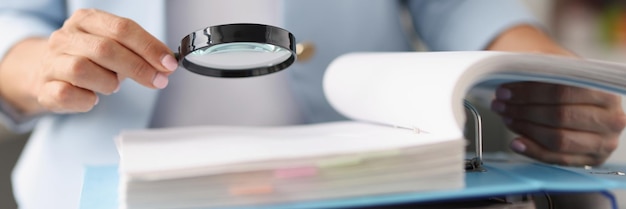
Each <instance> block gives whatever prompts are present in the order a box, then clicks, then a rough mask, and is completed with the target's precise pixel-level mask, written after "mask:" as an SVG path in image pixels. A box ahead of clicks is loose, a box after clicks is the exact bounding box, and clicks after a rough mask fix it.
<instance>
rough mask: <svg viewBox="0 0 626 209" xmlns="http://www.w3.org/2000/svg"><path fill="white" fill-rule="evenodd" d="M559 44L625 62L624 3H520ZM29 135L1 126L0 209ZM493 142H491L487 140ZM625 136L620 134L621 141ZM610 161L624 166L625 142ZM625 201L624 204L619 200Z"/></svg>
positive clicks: (9, 201) (497, 141) (8, 199)
mask: <svg viewBox="0 0 626 209" xmlns="http://www.w3.org/2000/svg"><path fill="white" fill-rule="evenodd" d="M522 1H523V2H524V3H525V4H526V5H527V6H528V8H529V9H530V11H531V12H533V13H534V14H535V15H536V16H537V18H538V19H539V20H540V21H541V22H542V23H543V24H544V25H545V26H546V31H547V32H548V33H550V34H552V36H553V37H555V38H556V39H557V40H558V41H559V42H560V43H561V44H563V45H564V46H566V47H568V48H569V49H571V50H572V51H573V52H575V53H577V54H579V55H580V56H582V57H586V58H593V59H600V60H609V61H615V62H623V63H626V1H625V0H522ZM479 109H482V110H483V111H482V112H483V115H484V116H485V119H486V120H487V121H485V123H486V124H485V126H489V127H494V126H498V127H503V126H502V125H501V124H500V123H499V121H500V120H499V118H497V117H496V116H494V115H493V114H490V113H489V112H487V111H484V110H486V109H485V108H479ZM487 131H488V132H487V133H486V134H485V137H486V138H487V139H486V141H487V143H489V141H492V143H490V144H487V145H488V147H487V151H495V150H498V149H502V148H506V147H507V145H508V141H507V140H502V139H509V138H510V137H509V135H508V133H506V132H505V131H502V130H498V129H489V130H487ZM27 136H28V134H21V135H16V134H12V133H10V132H9V131H7V130H6V129H4V128H3V127H0V208H3V209H4V208H7V209H10V208H16V205H15V202H14V201H13V195H12V193H11V184H10V174H11V169H12V168H13V166H14V164H15V162H16V160H17V158H18V156H19V154H20V152H21V150H22V148H23V146H24V144H25V142H26V141H27ZM490 139H492V140H490ZM624 140H626V136H624V134H622V142H623V141H624ZM609 162H618V163H626V146H624V143H622V145H621V146H620V147H619V148H618V150H617V151H616V152H615V153H614V154H613V156H612V157H611V158H610V159H609ZM620 202H624V201H620Z"/></svg>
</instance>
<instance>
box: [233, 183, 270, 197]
mask: <svg viewBox="0 0 626 209" xmlns="http://www.w3.org/2000/svg"><path fill="white" fill-rule="evenodd" d="M228 192H229V193H230V195H235V196H243V195H259V194H269V193H272V192H274V187H272V185H269V184H259V185H245V186H231V187H230V188H229V191H228Z"/></svg>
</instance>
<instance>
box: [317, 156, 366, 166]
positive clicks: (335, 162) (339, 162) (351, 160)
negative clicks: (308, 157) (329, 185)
mask: <svg viewBox="0 0 626 209" xmlns="http://www.w3.org/2000/svg"><path fill="white" fill-rule="evenodd" d="M362 161H363V159H362V158H360V157H338V158H332V159H327V160H320V161H317V163H316V164H317V167H320V168H334V167H345V166H354V165H358V164H359V163H361V162H362Z"/></svg>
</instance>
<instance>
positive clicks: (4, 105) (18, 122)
mask: <svg viewBox="0 0 626 209" xmlns="http://www.w3.org/2000/svg"><path fill="white" fill-rule="evenodd" d="M39 118H41V116H39V115H38V116H29V117H27V116H24V115H23V114H20V112H19V111H18V110H17V109H15V108H13V106H12V105H11V104H9V103H8V102H6V101H4V99H2V98H0V123H1V124H2V125H4V126H5V127H6V128H7V129H9V130H11V131H13V132H15V133H26V132H28V131H31V130H32V129H33V128H34V127H35V125H36V124H37V121H38V120H39Z"/></svg>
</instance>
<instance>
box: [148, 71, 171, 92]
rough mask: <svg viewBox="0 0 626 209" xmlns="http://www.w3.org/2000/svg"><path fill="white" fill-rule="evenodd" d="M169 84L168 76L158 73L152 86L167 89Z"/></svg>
mask: <svg viewBox="0 0 626 209" xmlns="http://www.w3.org/2000/svg"><path fill="white" fill-rule="evenodd" d="M168 82H169V80H168V79H167V76H165V75H163V74H162V73H157V74H156V76H154V80H152V84H153V85H154V87H157V88H159V89H163V88H165V87H166V86H167V83H168Z"/></svg>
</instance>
